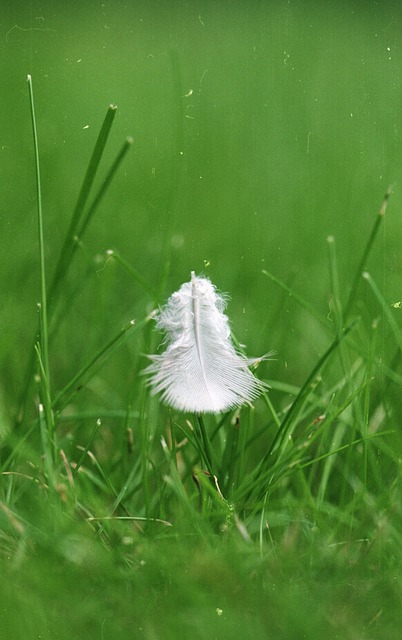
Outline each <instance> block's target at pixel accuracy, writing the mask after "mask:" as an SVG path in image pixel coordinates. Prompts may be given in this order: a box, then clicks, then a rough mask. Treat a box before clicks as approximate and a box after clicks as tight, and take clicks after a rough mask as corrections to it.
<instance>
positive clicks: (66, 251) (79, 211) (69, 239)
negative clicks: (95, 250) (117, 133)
mask: <svg viewBox="0 0 402 640" xmlns="http://www.w3.org/2000/svg"><path fill="white" fill-rule="evenodd" d="M116 109H117V107H116V106H114V105H110V106H109V108H108V110H107V112H106V116H105V119H104V121H103V124H102V127H101V130H100V132H99V135H98V138H97V140H96V143H95V147H94V150H93V152H92V156H91V159H90V161H89V164H88V168H87V171H86V174H85V177H84V181H83V183H82V186H81V190H80V192H79V195H78V199H77V203H76V205H75V208H74V211H73V215H72V217H71V221H70V225H69V227H68V231H67V234H66V238H65V240H64V244H63V247H62V249H61V253H60V257H59V261H58V263H57V265H56V269H55V272H54V276H53V281H52V286H51V291H52V292H54V290H55V289H56V288H57V287H58V284H59V282H60V280H61V278H62V277H63V275H64V273H65V271H66V269H67V267H68V264H69V259H70V252H71V248H72V247H73V246H74V244H75V243H74V238H75V237H76V236H77V235H78V230H79V228H80V223H81V221H82V216H83V213H84V209H85V205H86V203H87V200H88V197H89V194H90V191H91V189H92V185H93V183H94V180H95V176H96V173H97V171H98V168H99V164H100V161H101V158H102V155H103V152H104V150H105V146H106V142H107V140H108V137H109V133H110V130H111V127H112V124H113V120H114V118H115V115H116Z"/></svg>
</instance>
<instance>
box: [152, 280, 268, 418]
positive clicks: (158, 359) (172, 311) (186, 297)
mask: <svg viewBox="0 0 402 640" xmlns="http://www.w3.org/2000/svg"><path fill="white" fill-rule="evenodd" d="M224 308H225V300H224V298H223V296H222V295H220V294H219V293H217V291H216V289H215V287H214V285H213V284H212V283H211V281H210V280H208V279H207V278H202V277H197V276H196V275H195V274H194V272H192V273H191V281H190V282H186V283H185V284H183V285H182V286H181V287H180V289H179V290H178V291H176V293H173V295H172V296H171V297H170V298H169V300H168V301H167V303H166V304H165V306H164V307H162V309H161V310H160V312H159V314H158V315H157V318H156V320H157V327H158V328H159V329H161V330H162V331H164V332H165V333H166V340H165V342H166V344H167V348H166V350H165V352H164V353H163V354H161V355H153V356H150V357H151V360H152V361H153V362H152V364H151V365H150V366H148V367H147V368H146V370H145V372H144V373H146V374H149V375H150V376H151V377H150V384H151V386H152V387H153V393H159V392H160V393H161V397H162V400H163V401H164V402H165V403H166V404H167V405H169V406H171V407H173V408H175V409H179V410H181V411H191V412H194V413H220V412H221V411H227V410H228V409H232V408H234V407H238V406H240V405H242V404H243V403H244V402H250V401H251V400H253V399H255V398H256V397H257V396H258V395H259V394H260V393H261V392H262V391H263V390H264V389H266V388H267V385H265V384H264V383H263V382H261V381H260V380H258V379H257V378H255V377H254V376H253V374H252V373H251V371H250V370H249V369H248V366H249V365H251V364H253V363H255V362H257V361H258V360H260V359H259V358H255V359H253V358H246V357H244V356H243V355H242V354H240V353H238V352H237V351H236V350H235V348H234V346H233V343H232V340H231V337H230V329H229V320H228V318H227V316H226V315H225V314H224V313H223V311H224Z"/></svg>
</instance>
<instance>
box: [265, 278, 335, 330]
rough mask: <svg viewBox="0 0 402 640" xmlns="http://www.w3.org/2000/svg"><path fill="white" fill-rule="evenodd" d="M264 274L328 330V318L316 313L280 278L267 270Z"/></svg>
mask: <svg viewBox="0 0 402 640" xmlns="http://www.w3.org/2000/svg"><path fill="white" fill-rule="evenodd" d="M262 273H263V274H264V276H267V278H269V279H270V280H272V282H274V283H275V284H277V285H278V286H279V287H281V289H283V290H284V291H285V292H286V293H287V294H289V296H290V297H291V298H293V300H295V301H296V302H297V303H298V304H299V305H300V306H301V307H303V309H305V310H306V311H308V313H310V314H311V315H312V316H313V317H314V318H315V319H316V320H318V322H320V323H321V324H323V325H324V326H325V327H326V328H327V329H328V326H329V323H328V320H327V318H324V317H323V316H322V315H321V314H320V313H318V311H316V309H314V307H313V306H312V305H311V304H310V303H309V302H307V301H306V300H305V299H304V298H303V297H302V296H300V295H299V294H298V293H296V291H294V290H293V289H292V288H291V287H289V286H288V285H287V284H285V283H284V282H283V281H282V280H279V278H277V277H276V276H274V275H273V274H272V273H270V272H269V271H266V269H263V270H262Z"/></svg>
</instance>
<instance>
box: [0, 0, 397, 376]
mask: <svg viewBox="0 0 402 640" xmlns="http://www.w3.org/2000/svg"><path fill="white" fill-rule="evenodd" d="M401 12H402V8H401V7H400V5H399V4H398V3H396V2H394V3H387V2H382V3H375V2H364V3H355V2H353V3H351V2H334V3H330V4H329V3H324V2H322V3H317V2H288V1H286V2H250V3H244V2H230V3H229V2H191V1H190V2H178V1H176V2H174V1H172V2H155V1H152V0H151V1H149V2H146V3H144V2H135V1H134V2H117V1H115V2H103V3H102V2H86V3H78V2H67V3H62V2H29V3H25V4H24V5H22V4H21V5H20V4H16V5H15V6H12V5H11V4H10V5H9V6H7V4H3V6H2V9H1V34H2V35H1V45H0V46H1V58H0V61H1V62H0V63H1V78H2V92H1V97H0V105H1V109H0V129H1V173H2V184H3V189H2V198H1V204H0V224H1V234H2V245H3V251H2V253H1V291H2V302H3V304H2V306H1V310H0V314H1V315H0V322H1V326H2V334H3V341H4V343H5V345H7V351H8V353H10V351H11V350H12V346H13V345H14V346H15V345H16V344H19V345H23V346H26V347H27V348H28V347H29V348H30V345H31V340H32V331H30V330H29V329H28V328H29V327H30V326H31V325H32V326H34V320H35V314H36V306H35V303H36V301H37V300H38V295H39V285H38V268H37V234H36V217H35V216H36V210H35V185H34V163H33V151H32V135H31V128H30V127H31V125H30V115H29V105H28V96H27V86H26V76H27V73H30V74H31V75H32V77H33V82H34V95H35V101H36V111H37V118H38V128H39V138H40V153H41V161H42V177H43V198H44V212H45V235H46V244H47V265H48V270H49V274H51V270H52V266H53V265H54V262H55V260H56V257H57V256H58V252H59V250H60V246H61V242H62V239H63V238H64V234H65V230H66V228H67V224H68V221H69V219H70V216H71V212H72V209H73V206H74V203H75V200H76V197H77V194H78V190H79V187H80V184H81V181H82V178H83V174H84V171H85V168H86V166H87V162H88V160H89V157H90V154H91V152H92V148H93V145H94V142H95V139H96V136H97V133H98V131H99V127H100V125H101V122H102V120H103V117H104V114H105V111H106V108H107V106H108V104H109V103H114V104H117V105H118V107H119V109H118V113H117V117H116V121H115V124H114V126H113V131H112V135H111V140H110V142H109V145H108V148H107V154H106V156H107V157H106V158H104V161H103V166H102V168H101V172H100V175H99V181H100V180H101V178H102V170H103V171H104V172H106V169H107V166H108V163H111V161H112V159H113V157H114V155H115V153H116V152H117V150H118V149H119V147H120V145H121V144H122V142H123V140H124V139H125V138H126V137H127V136H133V138H134V145H133V148H132V150H131V151H130V153H129V156H128V158H127V159H126V160H125V162H124V167H123V169H122V170H121V171H120V173H119V175H118V177H117V179H116V180H115V182H114V183H113V185H112V187H111V189H110V191H109V193H108V195H107V198H106V199H105V201H104V202H103V203H102V206H101V209H100V210H99V212H98V214H97V218H96V220H95V221H94V224H93V225H92V226H91V228H90V229H89V231H88V233H87V234H86V236H85V238H84V242H85V245H86V248H87V250H88V252H89V255H91V256H95V255H97V254H99V255H100V256H104V255H105V254H104V252H105V251H106V250H107V249H109V248H114V249H116V250H117V251H118V252H119V253H121V255H122V256H124V257H125V258H126V259H127V260H129V261H130V262H131V263H132V264H133V265H134V266H135V267H136V268H137V269H138V270H139V271H140V272H141V273H142V274H143V275H144V276H145V277H146V278H147V279H148V280H149V282H150V283H152V284H154V285H155V284H156V283H157V282H158V281H159V278H160V273H161V270H162V268H163V264H162V262H163V261H164V260H165V256H166V244H168V245H170V247H171V263H170V271H169V280H168V283H167V286H166V291H165V292H164V293H165V294H166V295H167V294H169V293H170V292H171V291H173V290H174V289H175V288H177V287H178V285H180V284H181V283H182V282H184V281H185V280H186V279H187V278H188V277H189V274H190V271H191V270H192V269H194V270H195V271H197V272H202V271H203V272H204V273H205V274H206V275H208V276H209V277H211V279H212V280H213V281H214V282H215V283H216V285H217V286H218V287H219V288H220V289H221V290H223V291H228V292H229V293H230V295H231V298H232V302H231V303H230V307H229V315H230V317H231V319H232V323H233V327H234V329H235V332H236V334H237V336H238V338H239V339H240V340H241V341H242V342H245V343H246V344H247V346H248V352H249V353H250V354H256V355H258V354H260V353H264V352H266V351H269V350H270V349H276V350H277V351H278V360H277V361H276V362H275V363H273V364H272V365H271V367H270V375H272V376H273V377H278V378H282V377H283V375H284V374H285V369H284V366H285V363H286V366H287V369H286V376H287V377H288V378H289V379H290V380H293V379H294V380H295V381H298V380H300V379H302V378H303V376H304V374H305V367H306V366H309V364H310V363H313V362H315V360H316V358H317V353H318V352H319V351H320V349H321V347H322V344H323V342H322V341H321V337H320V334H319V331H318V330H317V327H316V326H312V327H311V328H310V327H309V325H308V324H307V325H306V324H305V323H306V318H305V316H304V315H303V314H301V315H300V314H299V313H298V309H297V307H295V306H294V304H293V303H292V302H291V301H289V300H287V299H284V297H283V294H282V293H281V292H280V291H279V290H278V289H277V288H276V287H275V285H273V284H272V283H270V281H269V280H268V279H267V278H266V277H265V276H263V275H262V273H261V271H262V269H267V270H268V271H271V272H273V273H274V274H275V275H277V276H278V277H279V278H281V279H283V280H285V281H287V282H289V283H290V282H291V283H292V286H294V287H295V289H296V290H298V291H299V292H300V294H302V295H303V296H304V297H305V298H306V299H308V300H309V301H310V302H311V303H312V304H313V306H315V307H316V308H317V309H320V310H322V311H323V312H325V313H327V312H328V311H329V306H328V305H329V294H328V286H329V285H328V269H327V246H326V238H327V236H328V235H329V234H334V235H335V237H336V240H337V251H338V258H339V263H340V272H341V283H342V284H345V283H348V282H350V278H351V275H352V273H354V269H355V268H356V263H357V256H358V255H359V253H360V251H361V249H362V248H363V245H364V243H365V242H366V239H367V237H368V235H369V230H370V228H371V225H372V223H373V220H374V216H375V214H376V213H377V211H378V209H379V207H380V204H381V201H382V197H383V195H384V193H385V191H386V188H387V187H388V185H389V184H390V183H392V184H393V185H394V194H393V196H392V198H391V202H390V206H389V210H388V216H387V221H386V224H385V226H384V232H383V235H382V238H381V242H380V243H378V244H377V247H376V254H375V256H374V257H373V262H372V265H370V267H371V268H372V270H373V273H374V275H375V277H377V278H380V281H381V282H383V283H384V284H385V295H386V297H387V298H389V299H390V300H391V301H392V300H394V299H395V300H399V298H400V275H401V268H402V264H401V251H400V246H401V235H402V224H401V222H400V217H399V211H400V205H401V189H400V158H401V140H402V131H401V110H402V86H401V62H402V56H401V44H402V32H401V30H400V18H401ZM99 181H98V182H99ZM206 265H207V266H206ZM98 266H99V265H98ZM111 271H112V272H113V275H111V273H110V272H111ZM81 274H82V266H80V263H79V261H78V262H77V264H76V265H75V281H77V279H79V278H80V277H81ZM108 278H109V280H108V284H107V285H106V284H105V285H104V283H103V281H105V280H107V279H108ZM72 279H74V275H73V276H72ZM111 280H113V291H114V294H112V295H111V294H110V281H111ZM88 286H89V287H91V291H92V293H91V294H89V293H88V291H87V290H86V289H85V288H84V289H83V291H82V292H81V294H80V296H81V297H80V305H79V308H78V309H75V310H74V311H71V317H70V318H69V319H68V321H67V322H66V327H65V328H64V329H63V336H64V338H63V339H64V341H65V344H62V343H61V342H60V344H59V345H58V354H59V355H60V360H61V363H60V364H62V361H63V359H64V357H65V353H66V352H65V350H66V349H67V350H68V351H67V353H71V349H73V350H74V349H76V350H77V354H79V353H81V350H82V348H85V347H86V345H88V340H89V341H90V336H91V335H92V334H93V331H92V330H91V327H93V324H94V323H96V319H97V317H103V315H104V314H103V312H102V311H103V309H106V310H107V315H108V318H109V319H110V326H109V327H103V329H104V332H103V335H102V332H99V331H98V332H96V334H97V335H99V334H101V335H100V337H99V339H100V340H101V339H104V336H105V335H107V334H108V331H112V330H114V328H115V327H116V326H117V325H118V324H119V323H121V322H122V321H126V320H128V319H130V318H131V317H137V318H138V317H143V315H144V310H145V309H146V304H147V300H146V299H145V298H144V296H143V294H142V293H141V291H138V290H137V289H136V287H135V286H134V285H133V284H132V282H131V281H130V280H129V279H128V278H127V276H126V275H125V274H124V273H123V272H122V271H121V269H114V267H113V266H112V265H107V268H106V269H105V270H98V271H97V269H95V267H94V268H93V281H92V282H91V284H90V285H88ZM103 290H105V291H107V295H106V298H107V299H104V298H102V291H103ZM345 293H346V292H345ZM94 300H95V301H96V308H94ZM148 304H149V300H148ZM278 306H279V307H280V310H281V315H280V319H279V321H278V315H277V313H278ZM77 322H79V326H80V331H79V333H77V332H76V331H74V325H75V324H76V323H77ZM307 322H310V321H309V320H308V321H307ZM69 327H70V330H69ZM324 341H326V337H325V338H324ZM325 344H326V342H325ZM89 346H92V345H90V344H89ZM13 348H14V347H13ZM19 353H21V351H19ZM8 365H9V366H10V369H11V371H10V376H11V379H9V380H8V384H9V385H11V384H14V386H15V388H17V387H18V371H17V372H16V371H15V366H14V365H15V357H11V360H10V361H9V362H8ZM300 365H302V367H300ZM15 376H17V379H16V380H14V378H15Z"/></svg>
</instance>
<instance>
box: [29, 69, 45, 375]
mask: <svg viewBox="0 0 402 640" xmlns="http://www.w3.org/2000/svg"><path fill="white" fill-rule="evenodd" d="M27 81H28V90H29V101H30V108H31V120H32V133H33V144H34V153H35V175H36V198H37V214H38V239H39V264H40V297H41V302H40V314H39V318H40V344H41V353H42V364H43V370H44V373H45V376H46V379H47V383H48V385H49V386H50V375H49V341H48V318H47V295H46V268H45V241H44V233H43V211H42V187H41V175H40V163H39V145H38V133H37V128H36V117H35V103H34V97H33V88H32V77H31V76H30V75H28V78H27Z"/></svg>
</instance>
